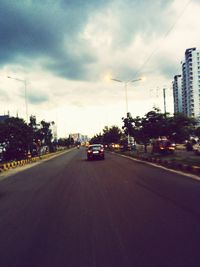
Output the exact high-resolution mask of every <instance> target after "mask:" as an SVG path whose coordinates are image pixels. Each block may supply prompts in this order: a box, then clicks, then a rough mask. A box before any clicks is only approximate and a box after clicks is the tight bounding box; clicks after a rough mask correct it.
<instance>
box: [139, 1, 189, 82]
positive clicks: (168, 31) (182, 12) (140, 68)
mask: <svg viewBox="0 0 200 267" xmlns="http://www.w3.org/2000/svg"><path fill="white" fill-rule="evenodd" d="M191 2H192V0H189V1H188V2H187V3H186V5H185V6H184V7H183V9H182V10H181V12H180V14H179V15H178V16H177V19H176V21H175V22H174V23H173V24H172V26H171V27H170V28H169V30H167V32H166V33H165V34H164V36H163V38H162V40H161V41H160V43H159V44H158V45H157V46H156V48H154V50H153V51H152V52H151V54H150V55H149V56H148V57H147V59H146V60H145V61H144V63H143V64H142V66H141V67H139V69H138V70H137V71H136V73H135V75H134V77H136V76H138V75H139V74H140V73H141V70H142V69H143V68H144V67H145V65H147V63H148V62H149V61H150V60H151V58H152V57H153V56H154V54H155V53H156V52H158V50H159V49H160V46H161V43H162V42H163V41H164V40H166V38H167V37H168V35H169V34H170V33H171V32H172V30H173V29H174V28H175V26H176V24H177V23H178V21H179V20H180V18H181V17H182V16H183V14H184V12H185V10H186V8H187V7H188V6H189V5H190V3H191Z"/></svg>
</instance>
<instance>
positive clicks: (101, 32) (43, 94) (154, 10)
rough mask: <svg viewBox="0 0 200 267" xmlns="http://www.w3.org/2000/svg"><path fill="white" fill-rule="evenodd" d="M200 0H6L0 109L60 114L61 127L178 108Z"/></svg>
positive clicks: (199, 34) (96, 126) (0, 41)
mask: <svg viewBox="0 0 200 267" xmlns="http://www.w3.org/2000/svg"><path fill="white" fill-rule="evenodd" d="M199 14H200V1H199V0H190V1H188V0H153V1H149V0H112V1H111V0H98V1H97V0H84V1H83V0H82V1H81V0H43V1H40V0H19V1H16V0H0V114H4V113H7V112H8V110H9V111H10V114H11V115H13V116H15V115H16V113H18V114H19V116H20V117H23V118H24V119H25V118H26V108H25V97H24V95H25V94H24V91H25V90H24V89H25V86H24V83H23V82H21V81H17V80H14V79H8V78H7V76H10V77H12V78H15V79H21V80H26V83H27V102H28V114H29V115H31V114H32V115H36V117H37V120H38V121H40V120H42V119H45V120H46V121H52V120H53V121H55V122H56V124H57V127H58V135H59V136H60V137H61V136H62V137H64V136H66V135H67V134H68V133H70V132H80V133H82V134H88V135H89V136H92V135H93V134H95V133H98V132H100V131H101V130H102V128H103V127H104V126H105V125H108V126H111V125H114V124H115V125H118V126H121V125H122V122H121V118H122V117H123V116H124V115H125V113H126V105H125V92H124V91H125V90H124V84H123V83H118V82H114V81H112V82H111V81H110V82H108V81H106V80H105V76H106V75H107V74H110V75H112V77H113V78H116V79H120V80H122V81H129V80H133V79H137V78H140V77H142V76H145V77H146V80H145V81H144V82H142V81H139V82H135V83H132V84H131V83H130V84H128V109H129V111H130V112H131V114H132V115H133V116H137V115H139V116H143V115H144V114H145V113H146V112H148V111H149V110H150V109H152V107H153V106H156V107H159V108H160V109H161V110H163V97H162V92H163V88H164V87H165V88H166V94H167V110H168V111H169V112H173V103H172V86H171V82H172V80H173V76H174V75H175V74H179V73H180V72H181V64H180V63H181V61H182V60H184V53H185V49H187V48H190V47H197V48H200V19H199Z"/></svg>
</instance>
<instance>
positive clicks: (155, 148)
mask: <svg viewBox="0 0 200 267" xmlns="http://www.w3.org/2000/svg"><path fill="white" fill-rule="evenodd" d="M175 148H176V145H175V144H174V143H172V142H171V141H169V140H167V139H163V140H162V139H161V140H156V141H155V142H153V144H152V153H160V154H164V153H170V154H173V153H174V151H175Z"/></svg>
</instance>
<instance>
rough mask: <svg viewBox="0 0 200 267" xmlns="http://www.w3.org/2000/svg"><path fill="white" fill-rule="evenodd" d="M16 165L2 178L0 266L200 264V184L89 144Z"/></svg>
mask: <svg viewBox="0 0 200 267" xmlns="http://www.w3.org/2000/svg"><path fill="white" fill-rule="evenodd" d="M18 170H19V169H17V171H16V172H14V174H12V175H9V173H6V174H1V175H0V179H2V178H5V179H3V180H1V181H0V267H112V266H114V267H140V266H141V267H151V266H152V267H157V266H158V267H165V266H166V267H199V266H200V183H199V182H198V181H194V180H192V179H189V178H187V177H184V176H181V175H180V174H176V173H172V172H168V171H166V170H163V169H159V168H155V167H153V166H149V165H146V164H145V163H138V162H134V161H131V160H129V159H126V158H122V157H120V156H118V155H113V154H106V159H105V161H103V160H95V161H87V160H86V154H85V149H84V148H81V149H79V150H78V149H76V150H73V151H71V152H69V153H64V154H62V155H60V156H58V157H55V158H53V159H50V160H47V161H44V162H42V163H41V164H35V165H34V167H31V168H25V169H24V170H23V169H20V171H18ZM11 173H12V172H11ZM4 176H5V177H4ZM7 176H8V177H7Z"/></svg>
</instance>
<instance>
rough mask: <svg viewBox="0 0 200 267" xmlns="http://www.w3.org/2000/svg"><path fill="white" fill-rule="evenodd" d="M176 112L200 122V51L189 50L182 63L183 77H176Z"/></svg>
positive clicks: (174, 85) (174, 86)
mask: <svg viewBox="0 0 200 267" xmlns="http://www.w3.org/2000/svg"><path fill="white" fill-rule="evenodd" d="M173 94H174V112H175V113H177V112H182V113H183V114H185V115H187V116H188V117H194V118H196V119H197V120H198V121H199V122H200V51H199V50H197V49H196V48H189V49H186V51H185V60H184V62H183V63H182V77H180V75H176V76H174V81H173Z"/></svg>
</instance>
